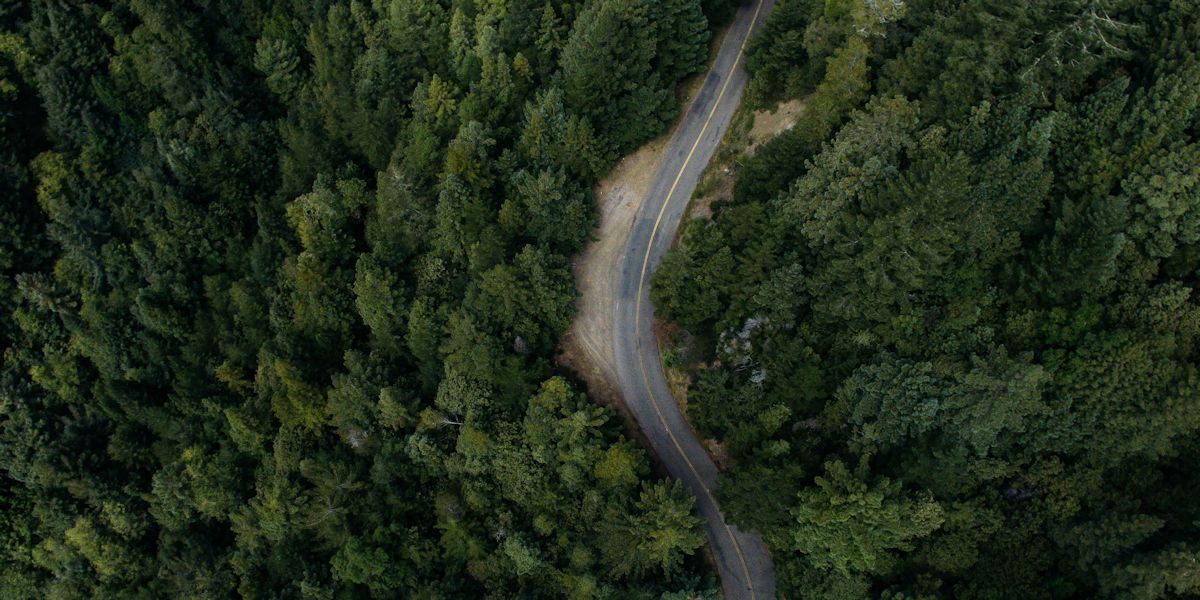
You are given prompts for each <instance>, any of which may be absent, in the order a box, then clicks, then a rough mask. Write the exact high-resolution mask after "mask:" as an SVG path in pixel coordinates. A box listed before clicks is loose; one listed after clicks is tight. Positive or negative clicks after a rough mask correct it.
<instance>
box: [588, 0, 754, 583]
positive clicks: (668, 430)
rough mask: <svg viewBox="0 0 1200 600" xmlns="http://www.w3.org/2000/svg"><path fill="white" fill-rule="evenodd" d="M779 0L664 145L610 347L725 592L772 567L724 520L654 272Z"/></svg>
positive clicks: (618, 295)
mask: <svg viewBox="0 0 1200 600" xmlns="http://www.w3.org/2000/svg"><path fill="white" fill-rule="evenodd" d="M774 4H775V0H754V3H753V4H750V5H747V6H743V7H742V8H741V9H739V10H738V13H737V16H736V17H735V19H734V22H733V24H732V26H731V27H730V30H729V33H728V34H727V35H726V36H725V40H724V42H723V44H722V45H721V48H720V50H719V51H718V53H717V57H716V60H715V61H714V62H713V65H712V68H711V69H710V70H709V72H708V75H707V76H706V77H705V80H704V83H703V86H702V88H701V89H700V91H699V93H698V94H697V96H696V99H695V100H694V101H693V102H692V105H691V107H690V108H689V109H688V112H687V114H686V115H684V117H683V120H682V121H681V123H680V124H679V126H678V127H677V128H676V130H675V132H674V134H673V135H672V137H671V140H670V142H668V146H667V148H666V154H665V157H664V159H663V162H662V165H661V166H660V167H659V170H658V172H657V173H656V174H655V176H654V180H653V182H652V183H651V184H650V187H649V192H648V194H647V196H646V198H645V201H644V202H642V205H641V208H640V209H639V211H638V213H637V216H636V217H635V218H634V221H633V226H632V230H631V231H630V234H629V239H628V240H627V241H626V243H625V247H624V252H623V253H622V255H621V259H620V262H619V264H618V267H617V271H616V273H615V276H616V278H617V281H616V285H615V286H614V288H615V290H614V291H615V294H614V298H613V307H612V309H613V311H614V313H613V354H614V358H615V362H616V375H617V383H618V386H619V388H620V392H621V395H622V396H623V397H624V400H625V404H626V405H627V406H628V408H629V410H630V412H632V413H633V416H634V418H635V419H636V420H637V422H638V425H639V427H640V428H641V429H642V431H643V432H644V434H645V436H646V438H647V439H648V440H649V443H650V445H651V446H652V447H653V450H654V452H655V454H656V455H657V456H658V458H659V460H660V461H662V463H663V465H664V466H665V467H666V469H667V471H668V472H669V473H670V474H671V475H672V476H673V477H675V478H677V479H679V480H680V481H681V482H683V484H684V485H685V486H686V487H687V488H688V489H689V490H691V492H692V493H693V494H694V495H695V497H696V508H697V510H698V511H699V513H700V516H701V517H703V518H704V521H705V530H706V531H707V534H708V540H709V544H710V546H711V547H712V551H713V554H714V556H715V558H716V563H717V570H718V572H719V573H720V576H721V584H722V587H723V589H724V591H725V597H726V598H729V599H741V598H747V599H750V600H767V599H770V598H774V596H775V577H774V569H773V567H772V565H771V557H770V555H769V554H768V553H767V548H766V546H765V545H764V544H763V541H762V538H760V537H759V536H758V534H757V533H755V532H743V531H739V530H738V529H737V528H736V527H734V526H732V525H730V524H728V523H726V521H725V518H724V516H723V515H722V513H721V508H720V506H718V505H717V500H716V498H715V496H714V489H715V488H716V483H717V468H716V465H714V464H713V462H712V460H711V459H710V458H709V456H708V454H706V453H705V451H704V448H703V447H702V446H701V445H700V442H699V440H697V439H696V438H695V436H694V435H693V433H692V431H691V429H690V428H689V427H688V424H687V422H686V421H685V420H684V418H683V415H681V414H680V412H679V408H678V407H677V405H676V404H675V402H674V401H673V400H672V398H671V392H670V389H669V388H668V386H667V380H666V376H665V374H664V372H663V368H662V363H661V362H660V358H659V351H658V345H657V344H656V342H655V340H654V335H653V333H652V332H651V323H652V322H653V307H652V306H651V305H650V300H649V287H650V274H651V273H652V272H653V270H654V268H655V267H656V266H657V265H658V263H659V262H660V261H661V260H662V257H663V254H664V253H666V251H667V249H668V248H670V246H671V243H672V240H673V239H674V237H675V231H676V230H677V229H678V228H679V222H680V220H681V219H682V217H683V213H684V210H685V209H686V208H687V201H688V199H689V198H690V197H691V195H692V192H693V190H695V188H696V184H697V182H698V181H699V179H700V175H701V173H702V172H703V171H704V168H705V166H706V165H707V164H708V161H709V160H710V159H711V158H712V155H713V153H714V152H715V151H716V149H717V146H718V144H720V142H721V138H722V137H724V135H725V130H726V129H727V128H728V127H729V123H730V120H731V119H732V118H733V114H734V111H735V110H736V109H737V106H738V102H739V100H740V99H741V96H742V91H743V90H744V89H745V86H746V82H747V75H746V72H745V70H744V69H743V68H742V61H743V54H744V51H745V48H746V40H747V39H749V37H750V35H752V34H753V33H754V31H755V29H756V28H757V27H759V26H761V24H762V21H763V19H765V18H766V15H767V13H769V12H770V10H771V9H772V7H773V6H774Z"/></svg>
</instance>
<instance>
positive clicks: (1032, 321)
mask: <svg viewBox="0 0 1200 600" xmlns="http://www.w3.org/2000/svg"><path fill="white" fill-rule="evenodd" d="M1197 32H1200V13H1197V11H1196V10H1195V9H1194V8H1193V7H1192V6H1191V5H1190V4H1188V3H1178V2H1167V1H1162V2H1157V1H1156V2H1149V3H1145V2H1143V3H1134V2H1122V1H1112V2H1109V1H1103V2H1077V1H1074V0H1061V1H1058V0H1056V1H1053V2H1042V3H1026V4H1021V3H1010V2H993V1H990V0H966V1H961V2H945V1H941V0H911V1H908V2H904V3H899V2H896V3H890V2H857V1H840V0H839V1H830V2H803V1H795V0H793V1H788V2H782V1H781V2H780V5H779V7H778V9H777V10H776V11H775V12H774V13H773V14H772V16H771V17H770V19H769V20H768V23H767V25H766V26H765V28H764V30H763V33H762V35H761V36H760V37H759V38H758V39H757V40H756V41H755V42H753V43H752V45H751V47H750V49H749V54H748V57H747V65H748V68H749V70H750V72H751V75H752V80H753V83H752V85H751V88H750V98H751V101H752V102H757V103H765V102H768V101H774V100H776V99H780V98H784V97H797V96H800V95H805V94H807V95H808V97H807V98H806V112H805V113H804V114H803V115H802V116H801V117H800V120H799V122H798V123H796V125H795V127H794V128H793V129H792V130H791V131H789V132H787V133H784V134H781V135H780V136H778V137H777V138H775V139H774V140H772V141H770V142H768V143H767V144H765V145H763V146H761V147H759V148H758V149H757V150H756V153H755V154H754V156H753V157H751V158H748V159H747V160H746V161H745V165H744V166H743V167H742V168H741V169H740V171H739V173H738V180H737V182H736V185H735V193H734V198H733V199H732V201H730V202H726V203H719V204H717V205H715V206H714V210H715V214H714V216H713V218H712V220H711V222H705V221H696V222H693V223H690V224H688V225H687V226H686V228H685V229H684V232H683V236H682V238H681V243H680V245H679V247H678V248H676V249H674V250H672V251H671V252H670V253H668V255H667V257H666V258H665V259H664V262H663V266H662V267H661V268H660V269H659V270H658V271H657V272H656V273H655V277H654V279H653V281H652V289H651V297H652V298H653V300H654V303H655V307H656V309H657V310H658V311H659V312H660V313H662V314H663V315H664V316H666V317H668V318H669V319H671V320H672V321H674V322H676V323H678V324H679V325H682V326H684V327H686V328H687V329H688V330H689V332H690V333H691V334H692V336H693V337H694V339H696V340H699V341H700V343H702V344H703V345H705V346H706V347H705V348H702V349H701V350H700V351H699V352H698V354H699V356H698V357H697V360H696V361H695V363H694V367H693V368H695V369H696V370H697V371H698V372H694V373H692V378H691V380H692V382H693V383H692V384H691V387H690V389H689V393H688V412H689V416H690V417H691V419H692V422H693V424H694V425H695V426H696V427H697V429H698V430H699V431H700V433H701V434H703V435H704V436H706V437H712V438H716V439H717V440H719V441H720V442H721V447H722V448H723V449H725V450H726V452H727V453H728V458H729V461H730V467H729V469H728V470H727V471H725V472H724V473H723V474H722V476H721V479H720V482H719V484H720V487H719V491H720V497H721V501H722V505H723V506H724V507H725V508H726V510H727V511H728V512H729V513H730V515H731V518H732V519H733V520H734V522H737V523H739V524H740V525H742V526H745V527H757V528H758V529H759V531H761V532H762V533H763V535H764V537H765V539H766V541H767V543H768V545H769V546H770V547H771V549H772V550H773V559H774V562H775V567H776V576H777V582H778V585H779V589H780V591H781V592H782V593H784V594H788V595H789V597H790V596H792V595H797V596H803V597H815V598H861V597H868V596H869V597H881V598H1010V597H1023V598H1074V597H1089V598H1093V597H1094V598H1127V597H1138V598H1164V599H1165V598H1181V597H1188V596H1189V595H1194V594H1195V593H1196V588H1195V578H1194V577H1192V576H1191V573H1192V572H1194V570H1195V569H1194V560H1195V556H1194V551H1195V548H1196V547H1197V542H1198V540H1200V537H1197V535H1198V531H1197V528H1196V523H1198V522H1200V520H1198V519H1197V506H1198V504H1197V501H1196V499H1195V498H1194V497H1192V496H1194V494H1193V493H1192V490H1193V489H1194V488H1195V485H1196V484H1195V481H1194V478H1193V477H1190V476H1182V473H1183V472H1184V471H1189V470H1191V469H1190V466H1189V465H1191V464H1193V463H1194V462H1195V461H1196V459H1197V457H1198V456H1200V455H1198V454H1197V447H1196V444H1195V443H1194V439H1195V437H1196V434H1197V432H1200V420H1198V419H1197V417H1196V415H1197V414H1200V393H1198V392H1197V387H1196V386H1197V381H1200V380H1198V379H1197V375H1198V373H1200V369H1198V367H1200V363H1198V362H1197V355H1196V353H1195V343H1194V341H1193V340H1195V339H1196V335H1197V325H1196V323H1197V314H1198V313H1197V310H1198V308H1197V293H1196V282H1197V278H1196V275H1197V273H1198V272H1200V271H1198V269H1200V254H1198V253H1197V252H1196V246H1197V240H1196V239H1195V238H1196V231H1195V223H1194V219H1195V218H1196V216H1197V214H1200V213H1198V212H1197V209H1198V205H1197V198H1198V196H1197V193H1196V171H1195V165H1196V164H1197V163H1198V160H1197V157H1196V156H1195V153H1196V149H1195V146H1196V143H1197V137H1196V136H1197V133H1198V129H1197V125H1198V123H1200V110H1198V108H1197V103H1196V102H1197V98H1200V94H1197V93H1196V91H1195V86H1196V82H1197V81H1200V77H1197V74H1196V70H1195V69H1196V67H1195V65H1196V60H1195V59H1196V56H1197V55H1198V52H1200V45H1198V44H1197V43H1196V39H1200V38H1196V37H1195V34H1196V33H1197ZM855 465H857V466H856V467H855Z"/></svg>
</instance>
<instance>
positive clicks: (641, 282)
mask: <svg viewBox="0 0 1200 600" xmlns="http://www.w3.org/2000/svg"><path fill="white" fill-rule="evenodd" d="M762 5H763V0H758V4H757V5H756V6H755V8H754V16H753V17H751V18H750V27H749V28H748V29H747V30H746V37H744V38H742V44H741V46H740V47H739V48H738V53H737V56H735V57H734V59H733V66H732V67H730V68H729V74H728V75H727V76H726V77H725V83H724V84H723V85H722V86H721V91H720V93H718V94H717V98H716V100H715V101H714V102H713V107H712V110H711V111H709V113H708V118H707V119H705V121H704V126H703V127H701V128H700V134H699V135H698V136H696V142H695V143H693V144H692V149H691V150H690V151H689V152H688V155H687V157H686V158H684V159H683V166H681V167H680V168H679V173H678V174H677V175H676V176H675V181H674V182H673V183H672V184H671V189H670V191H668V192H667V197H666V199H665V200H663V204H662V208H660V209H659V211H658V218H656V219H655V220H654V228H653V229H651V230H650V241H649V242H648V243H647V244H646V255H645V256H644V257H643V258H642V273H641V275H640V276H639V278H638V288H637V297H636V301H635V308H634V321H633V322H634V337H635V339H637V340H638V343H639V346H640V341H641V338H642V319H641V315H642V289H643V288H644V287H645V285H646V270H647V268H648V267H649V265H650V252H651V251H652V249H653V248H654V238H655V237H656V236H657V235H658V228H659V225H661V224H662V218H663V215H664V214H665V213H666V211H667V205H669V204H670V203H671V197H672V196H674V195H675V188H677V187H679V181H680V180H682V179H683V173H684V171H686V170H687V168H688V165H689V164H691V162H692V156H693V155H694V154H696V149H697V148H699V147H700V141H701V140H703V139H704V134H705V132H707V131H708V126H709V125H711V124H712V120H713V118H714V117H716V114H717V109H718V108H720V106H721V100H722V99H723V98H724V97H725V91H726V90H727V89H728V88H729V81H730V80H731V79H732V78H733V74H734V72H735V71H737V68H738V64H740V63H741V60H742V54H744V53H745V51H746V43H747V42H749V41H750V36H751V34H753V33H754V26H755V24H756V23H757V22H758V15H759V12H760V11H761V10H762ZM637 355H638V365H639V366H640V367H641V368H642V382H643V383H644V384H645V386H646V394H647V395H649V397H650V405H651V406H653V407H654V413H655V414H656V415H658V421H659V423H661V424H662V427H663V430H665V431H666V432H667V437H670V438H671V443H673V444H675V449H676V450H678V451H679V456H681V457H683V462H684V463H686V464H687V466H688V469H691V471H692V475H695V476H696V481H698V482H700V489H701V490H703V492H704V495H705V496H706V497H707V498H708V501H709V502H711V503H712V505H713V506H717V500H716V498H714V497H713V494H712V491H711V490H709V489H708V486H707V485H705V483H704V479H703V478H702V477H700V472H699V471H697V470H696V466H695V465H693V464H692V461H691V460H690V459H688V456H687V453H685V452H684V451H683V447H682V446H680V445H679V440H678V439H676V437H675V434H674V433H673V432H672V431H671V428H670V427H669V426H667V420H666V418H664V417H663V413H662V409H661V408H659V405H658V400H657V399H656V398H655V396H654V390H653V389H651V388H650V376H649V374H648V373H647V372H646V362H645V360H644V359H643V357H642V353H641V352H638V353H637ZM721 526H722V527H724V528H725V535H727V536H729V541H730V542H732V543H733V549H734V551H735V552H736V553H737V557H738V561H739V562H740V563H741V567H742V577H743V578H744V580H745V582H746V588H747V589H748V590H749V591H750V598H751V600H754V598H755V594H754V581H753V580H752V579H750V569H749V568H748V567H747V565H746V557H745V555H744V554H742V546H741V544H739V543H738V541H737V538H736V537H734V535H733V531H732V530H730V529H729V525H728V524H727V523H726V522H725V518H724V516H721Z"/></svg>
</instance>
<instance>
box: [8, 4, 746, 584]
mask: <svg viewBox="0 0 1200 600" xmlns="http://www.w3.org/2000/svg"><path fill="white" fill-rule="evenodd" d="M735 4H736V3H735V2H732V1H730V0H704V1H703V2H701V1H699V0H578V1H568V0H80V1H78V2H75V1H71V2H67V1H63V0H4V1H3V2H0V131H2V132H3V139H4V141H5V143H4V145H3V148H0V170H2V172H3V177H2V178H0V194H2V196H3V201H4V208H3V210H2V211H0V269H2V270H3V276H2V277H0V348H3V366H2V368H0V553H2V555H0V596H3V597H4V598H5V599H13V600H18V599H25V598H28V599H42V598H54V599H76V598H78V599H105V598H146V599H149V598H194V599H202V598H203V599H215V598H228V597H243V598H256V599H257V598H263V599H265V598H275V599H304V600H333V599H335V598H336V599H343V598H368V597H372V598H411V599H426V600H437V599H447V600H449V599H457V598H496V599H501V598H502V599H509V598H527V599H533V598H572V599H581V600H586V599H591V598H622V599H624V598H630V599H639V598H642V599H647V600H655V599H658V600H684V599H697V598H710V597H713V595H714V594H716V593H717V592H715V591H714V590H715V589H716V588H717V587H718V586H717V582H716V580H715V577H714V576H713V574H712V571H711V569H710V568H709V567H707V566H706V565H705V564H704V561H703V560H702V558H701V556H700V555H701V552H700V547H701V545H702V544H703V542H704V536H703V533H702V531H701V529H700V527H699V520H698V518H697V517H696V516H695V513H694V512H693V510H692V498H691V497H690V496H689V495H688V494H686V493H685V492H684V491H683V490H682V489H681V488H680V486H679V485H678V484H676V483H672V482H670V481H667V480H664V479H662V478H660V477H658V476H656V474H655V473H654V472H652V470H651V465H650V460H649V458H648V457H647V454H646V453H645V452H644V451H643V450H642V449H641V448H640V447H639V446H637V445H636V444H635V443H634V442H633V441H631V439H630V438H629V437H627V435H626V434H625V433H623V430H622V428H621V427H620V425H619V423H618V419H616V418H615V415H614V413H613V412H612V411H611V410H610V409H607V408H602V407H600V406H598V405H597V404H595V403H593V402H590V401H589V400H588V399H587V398H586V397H585V396H584V395H583V393H582V386H581V385H580V384H579V383H578V382H577V381H576V379H575V377H574V376H573V375H572V374H571V373H569V372H565V371H564V370H563V369H561V368H560V367H558V366H556V364H555V362H554V360H553V358H554V353H555V347H556V345H557V342H558V339H559V337H560V335H561V334H562V333H563V331H564V329H565V328H566V326H567V325H568V323H569V322H570V319H571V315H572V311H573V307H574V302H575V298H576V291H575V285H574V282H573V280H572V275H571V271H570V258H571V256H572V255H574V254H576V253H577V252H578V251H579V250H580V248H581V246H582V244H583V243H584V241H585V240H586V239H587V238H588V236H589V233H590V230H591V228H592V226H593V225H594V223H595V220H596V216H595V207H594V199H593V197H592V186H593V184H594V182H595V181H596V180H597V178H598V177H600V176H601V175H602V174H604V173H605V172H607V171H608V169H609V167H610V166H611V165H612V164H613V162H614V161H615V160H616V159H617V158H618V157H619V156H621V155H622V154H624V153H627V152H629V151H630V150H632V149H634V148H636V147H637V146H638V145H640V144H641V143H643V142H645V141H646V140H648V139H649V138H651V137H653V136H655V135H657V134H659V133H661V132H663V131H664V130H665V129H666V127H667V125H668V122H669V121H670V120H671V119H672V118H674V116H675V115H676V114H677V112H678V110H679V107H678V100H677V90H678V86H680V85H681V83H682V82H683V81H684V80H686V79H688V78H690V77H692V76H694V75H696V74H697V73H699V72H700V71H701V70H702V69H703V68H704V63H705V61H706V59H707V56H708V54H709V44H710V40H711V39H712V35H713V31H714V30H715V29H716V28H717V27H719V26H720V25H721V23H723V22H725V21H727V20H728V18H729V17H730V16H731V15H732V11H733V9H734V8H735Z"/></svg>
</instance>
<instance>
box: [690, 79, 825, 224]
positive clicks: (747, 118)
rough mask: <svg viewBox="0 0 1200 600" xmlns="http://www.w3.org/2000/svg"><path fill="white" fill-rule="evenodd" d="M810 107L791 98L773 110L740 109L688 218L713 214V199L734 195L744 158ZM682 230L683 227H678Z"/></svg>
mask: <svg viewBox="0 0 1200 600" xmlns="http://www.w3.org/2000/svg"><path fill="white" fill-rule="evenodd" d="M807 107H808V99H807V98H802V99H798V100H789V101H787V102H782V103H780V104H778V105H776V106H775V107H774V108H772V109H770V110H757V111H754V112H751V113H749V114H747V113H746V112H745V110H744V109H743V110H741V111H739V113H738V114H737V116H735V117H734V118H733V125H732V126H731V127H730V128H729V131H728V132H727V133H726V134H725V139H723V140H721V147H720V148H718V149H717V153H716V155H715V156H714V157H713V160H712V161H710V162H709V163H708V169H706V170H705V172H704V175H703V176H701V178H700V185H698V186H696V193H695V194H693V197H692V201H691V204H690V205H689V206H688V214H687V217H686V218H685V219H690V218H704V219H707V218H709V217H711V216H712V203H713V202H716V201H717V200H727V199H729V198H731V197H732V196H733V184H734V182H735V181H737V174H738V171H739V170H740V167H741V162H740V161H741V159H742V158H744V157H747V156H753V155H754V153H755V152H756V151H757V150H758V148H759V146H762V145H763V144H764V143H766V142H767V141H769V140H770V139H771V138H773V137H775V136H777V135H779V134H781V133H783V132H785V131H787V130H789V129H791V128H792V127H794V126H795V125H796V121H798V120H799V119H800V115H802V114H804V109H805V108H807ZM679 230H680V231H683V228H682V227H680V228H679Z"/></svg>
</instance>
